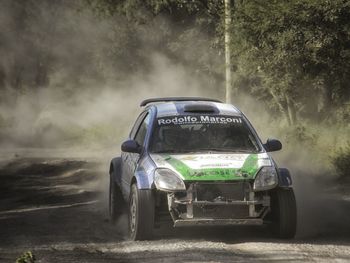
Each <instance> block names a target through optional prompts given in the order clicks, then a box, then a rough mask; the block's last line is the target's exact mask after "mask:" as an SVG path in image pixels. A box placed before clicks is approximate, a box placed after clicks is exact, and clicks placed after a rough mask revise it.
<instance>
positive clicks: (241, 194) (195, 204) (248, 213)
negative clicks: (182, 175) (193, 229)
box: [167, 181, 270, 227]
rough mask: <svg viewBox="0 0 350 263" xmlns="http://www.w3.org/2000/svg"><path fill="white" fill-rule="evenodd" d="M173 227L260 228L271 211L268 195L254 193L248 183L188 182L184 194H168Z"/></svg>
mask: <svg viewBox="0 0 350 263" xmlns="http://www.w3.org/2000/svg"><path fill="white" fill-rule="evenodd" d="M167 201H168V210H169V212H170V215H171V217H172V220H173V222H174V226H175V227H180V226H200V225H262V224H263V223H264V220H263V219H264V217H265V216H266V215H267V214H268V212H269V211H270V197H269V195H268V193H267V192H260V193H259V192H254V191H253V190H252V184H251V182H249V181H240V182H227V183H226V182H224V183H222V182H219V183H215V182H191V183H187V184H186V192H180V193H168V194H167Z"/></svg>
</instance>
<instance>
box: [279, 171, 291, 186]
mask: <svg viewBox="0 0 350 263" xmlns="http://www.w3.org/2000/svg"><path fill="white" fill-rule="evenodd" d="M277 174H278V186H279V187H282V188H291V187H292V183H293V182H292V177H291V175H290V172H289V170H288V169H287V168H278V173H277Z"/></svg>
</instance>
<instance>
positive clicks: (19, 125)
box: [0, 1, 349, 237]
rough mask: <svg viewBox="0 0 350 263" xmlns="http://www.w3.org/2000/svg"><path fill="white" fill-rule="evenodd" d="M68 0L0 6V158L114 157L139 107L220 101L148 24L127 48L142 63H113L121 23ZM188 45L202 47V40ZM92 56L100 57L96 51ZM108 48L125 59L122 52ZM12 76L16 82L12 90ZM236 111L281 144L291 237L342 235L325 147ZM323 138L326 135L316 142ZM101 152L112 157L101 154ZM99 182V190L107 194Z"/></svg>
mask: <svg viewBox="0 0 350 263" xmlns="http://www.w3.org/2000/svg"><path fill="white" fill-rule="evenodd" d="M71 2H73V1H71ZM71 2H70V1H65V4H66V7H64V8H62V9H57V6H56V7H55V5H48V6H46V5H45V4H40V3H41V1H38V5H35V6H34V7H33V8H34V9H35V10H34V11H36V12H37V16H30V12H29V11H28V12H27V13H25V14H26V16H23V14H22V13H20V12H19V11H23V10H24V9H23V8H22V9H21V8H18V7H17V6H16V4H17V5H18V4H19V3H20V1H14V2H11V1H3V2H2V3H1V5H2V8H1V10H0V26H1V35H0V37H1V40H2V41H3V43H4V44H3V46H2V47H1V48H0V57H1V59H0V68H1V69H2V71H1V72H5V73H6V76H7V78H1V80H2V82H1V83H0V85H1V86H0V88H1V90H0V94H1V100H0V128H1V130H0V145H1V149H2V151H4V150H6V149H19V148H20V149H22V151H23V148H24V149H26V148H36V149H37V151H39V153H37V154H38V155H40V153H43V154H45V149H47V148H55V149H56V150H57V151H61V152H62V155H65V156H66V157H69V156H71V157H72V156H75V155H76V153H77V152H83V155H84V153H87V152H89V153H91V152H93V153H94V154H95V155H99V156H98V157H99V158H101V159H103V158H104V157H106V158H107V157H108V158H109V157H111V156H112V153H113V154H117V153H118V152H119V147H120V143H121V142H122V141H123V140H124V139H125V138H126V137H127V134H128V132H129V130H130V128H131V125H132V124H133V121H134V120H135V118H136V116H137V114H138V112H139V111H140V107H139V103H140V101H142V100H143V99H145V98H150V97H162V96H202V97H212V98H219V99H220V98H223V97H224V90H223V89H224V85H223V82H222V81H223V80H222V79H221V81H220V80H219V81H217V80H216V81H213V80H212V78H211V77H210V76H207V75H205V74H201V73H198V74H193V72H196V70H195V69H193V68H191V65H187V64H186V63H182V62H181V60H180V61H179V60H174V59H172V58H171V57H170V56H169V54H167V53H165V52H162V50H160V49H158V48H157V45H159V43H161V42H162V40H161V39H159V38H157V37H154V38H152V37H151V36H157V30H158V28H157V26H155V25H152V26H150V27H149V28H144V29H143V32H139V33H140V35H139V38H138V39H136V40H134V39H132V40H130V41H139V42H138V43H136V44H137V45H138V46H144V49H148V50H147V52H145V50H143V53H147V56H146V55H143V57H142V64H141V66H140V67H134V68H129V67H128V65H129V64H130V59H134V58H135V63H141V62H140V59H138V60H136V57H137V54H136V53H137V52H139V51H140V50H142V48H139V49H140V50H139V49H127V50H125V52H126V53H128V52H129V53H130V54H129V56H126V57H125V58H124V59H120V60H118V61H115V60H114V58H115V57H113V56H112V54H111V53H110V52H112V50H109V51H108V49H109V48H110V46H111V42H113V39H112V38H111V37H110V35H109V34H110V32H113V33H114V34H120V35H121V37H123V35H122V33H123V32H124V33H125V32H127V28H128V26H129V25H128V24H127V22H126V21H123V20H122V19H120V18H115V19H109V20H108V19H107V20H104V21H101V20H99V19H98V18H96V17H95V16H93V15H92V14H91V13H89V12H88V11H86V10H83V11H80V12H77V11H76V7H77V6H75V5H76V4H73V3H71ZM43 3H45V1H43ZM46 3H48V2H46ZM28 8H29V7H28ZM24 11H25V10H24ZM24 11H23V12H24ZM158 22H159V21H158ZM158 22H157V23H155V24H157V25H158V26H163V27H164V26H168V27H171V24H169V22H167V21H166V20H165V19H161V21H160V23H158ZM19 23H22V24H19ZM23 24H25V25H26V27H25V28H23V27H22V26H23ZM195 41H196V42H200V41H202V42H203V41H205V38H203V39H196V40H195ZM115 44H116V45H117V44H119V43H115ZM121 48H122V47H121ZM96 49H98V52H94V51H96ZM43 50H44V51H45V52H42V51H43ZM106 50H107V51H106ZM113 50H114V51H113V52H117V51H118V52H123V51H124V50H120V48H119V47H117V48H114V49H113ZM194 50H195V52H199V51H201V52H202V53H203V54H205V56H212V57H215V54H210V51H208V50H201V49H200V48H198V47H193V46H189V47H184V56H186V55H188V54H190V53H191V52H194ZM133 52H134V53H133ZM96 54H99V56H95V55H96ZM41 56H43V57H41ZM38 57H39V59H38ZM213 60H215V58H213ZM41 67H45V69H43V68H41ZM16 74H17V75H18V78H17V80H18V82H14V80H16V77H15V76H14V75H16ZM233 103H234V104H236V105H238V106H239V107H240V108H241V110H242V111H243V112H245V113H246V115H247V116H248V118H249V119H250V120H251V121H252V123H253V125H254V126H255V127H256V128H257V130H258V132H259V134H260V135H261V136H262V139H263V140H266V139H267V138H268V137H275V138H280V139H281V140H282V142H285V141H286V143H285V144H284V149H283V151H282V152H281V153H275V154H274V157H275V158H276V159H277V160H278V162H279V163H280V165H281V166H283V167H288V168H289V169H290V170H291V172H292V176H293V179H294V187H295V192H296V197H297V202H298V213H299V215H298V216H299V232H298V235H299V236H302V237H304V236H308V235H315V234H320V233H327V232H326V231H324V229H325V228H326V227H328V226H330V227H331V231H332V229H336V231H337V233H338V232H342V231H343V230H344V231H348V230H349V229H348V227H347V226H345V225H343V224H338V223H339V222H343V218H344V217H348V215H347V214H345V212H344V213H342V212H340V211H343V209H342V208H343V204H342V202H341V200H340V199H339V198H338V197H337V198H338V199H337V198H335V199H332V198H333V193H334V192H332V190H334V189H333V188H335V187H336V185H337V184H336V183H335V182H334V176H333V175H334V174H333V171H332V169H331V168H330V164H329V162H327V161H324V160H325V159H327V154H325V152H324V148H321V149H320V148H319V147H318V146H317V145H316V146H310V147H306V146H305V145H304V142H301V143H300V144H299V143H298V142H295V141H293V140H291V141H289V142H288V140H289V139H290V138H288V136H286V134H287V133H288V129H289V128H288V127H286V125H285V124H283V123H282V125H281V123H280V120H279V119H275V118H274V117H273V116H269V114H268V113H267V110H266V108H265V106H264V105H262V104H259V103H258V102H257V101H256V99H254V98H251V97H249V96H246V95H244V96H243V95H240V96H235V98H234V99H233ZM322 128H323V127H320V129H322ZM322 136H323V135H322ZM324 137H326V135H324ZM322 140H323V137H322V138H321V139H320V140H318V141H322ZM305 143H306V142H305ZM106 149H108V151H109V152H108V153H107V154H105V155H102V156H101V155H100V153H101V151H102V150H106ZM14 151H17V150H14ZM18 151H19V150H18ZM24 151H25V150H24ZM95 157H96V156H95ZM105 161H106V160H105ZM108 161H109V159H108V160H107V161H106V162H108ZM101 173H102V171H101ZM106 178H107V177H104V179H103V180H105V181H104V182H103V183H102V184H99V185H98V187H99V188H101V189H102V188H103V187H105V185H106V184H107V181H106V180H107V179H106ZM104 198H105V197H104ZM325 200H327V201H325Z"/></svg>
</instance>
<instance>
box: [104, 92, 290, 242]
mask: <svg viewBox="0 0 350 263" xmlns="http://www.w3.org/2000/svg"><path fill="white" fill-rule="evenodd" d="M141 106H142V107H144V108H143V110H142V112H141V113H140V115H139V117H138V118H137V120H136V122H135V124H134V126H133V128H132V130H131V132H130V134H129V138H128V140H126V141H125V142H124V143H123V144H122V146H121V150H122V154H121V156H120V157H116V158H114V159H113V160H112V161H111V164H110V171H109V173H110V194H109V211H110V217H111V221H112V222H115V221H116V220H117V219H118V217H119V216H120V215H121V214H122V212H123V211H124V210H125V208H126V210H127V211H128V222H129V223H128V226H129V234H130V238H131V239H132V240H143V239H149V238H151V237H152V233H153V230H154V228H155V227H157V226H159V225H160V224H161V223H163V222H165V221H169V222H171V223H172V224H173V225H174V226H175V227H181V226H203V225H204V226H208V225H221V226H223V225H267V226H268V227H270V229H271V231H272V233H274V234H275V235H276V236H278V237H280V238H293V237H294V235H295V232H296V202H295V197H294V192H293V189H292V180H291V176H290V174H289V172H288V170H287V169H286V168H279V167H277V165H276V163H275V161H274V160H273V159H272V157H271V156H270V155H269V154H268V152H272V151H277V150H280V149H281V148H282V144H281V143H280V142H279V141H278V140H274V139H269V140H267V142H266V143H265V144H263V143H262V142H261V140H260V139H259V137H258V135H257V134H256V132H255V130H254V128H253V127H252V125H251V124H250V122H249V121H248V119H247V118H246V117H245V116H244V114H243V113H242V112H241V111H240V110H238V109H237V108H236V107H234V106H233V105H230V104H224V103H221V102H220V101H218V100H213V99H206V98H193V97H180V98H179V97H176V98H157V99H149V100H145V101H143V102H142V103H141Z"/></svg>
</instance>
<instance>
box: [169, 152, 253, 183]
mask: <svg viewBox="0 0 350 263" xmlns="http://www.w3.org/2000/svg"><path fill="white" fill-rule="evenodd" d="M164 157H165V158H164V160H165V161H167V162H168V163H169V164H170V165H171V166H172V167H173V168H174V169H175V170H176V171H177V172H178V173H180V174H181V175H182V176H183V178H184V180H186V181H211V180H213V181H225V180H242V179H254V177H255V174H256V173H257V171H258V168H259V167H258V155H257V154H250V155H248V157H247V158H246V160H245V162H244V164H243V166H242V167H241V168H240V169H236V168H205V169H192V168H190V167H188V166H187V165H186V164H185V163H183V162H182V161H180V160H178V159H176V158H174V157H171V156H164Z"/></svg>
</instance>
